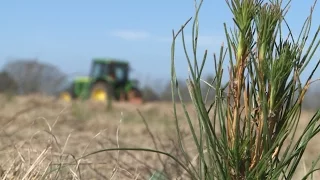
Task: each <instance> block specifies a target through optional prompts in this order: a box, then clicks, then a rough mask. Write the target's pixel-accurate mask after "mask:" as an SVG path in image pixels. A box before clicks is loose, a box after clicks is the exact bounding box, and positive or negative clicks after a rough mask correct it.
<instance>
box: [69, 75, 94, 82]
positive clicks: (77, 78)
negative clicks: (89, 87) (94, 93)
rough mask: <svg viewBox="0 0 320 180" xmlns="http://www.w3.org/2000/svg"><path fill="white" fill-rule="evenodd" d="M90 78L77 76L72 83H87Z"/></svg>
mask: <svg viewBox="0 0 320 180" xmlns="http://www.w3.org/2000/svg"><path fill="white" fill-rule="evenodd" d="M90 80H91V78H90V77H89V76H79V77H76V78H74V80H73V81H74V82H79V83H89V82H90Z"/></svg>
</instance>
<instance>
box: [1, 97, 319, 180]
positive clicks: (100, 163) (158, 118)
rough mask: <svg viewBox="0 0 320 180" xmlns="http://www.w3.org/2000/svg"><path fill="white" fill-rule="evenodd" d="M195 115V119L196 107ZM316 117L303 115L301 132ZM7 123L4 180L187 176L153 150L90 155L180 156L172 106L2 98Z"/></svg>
mask: <svg viewBox="0 0 320 180" xmlns="http://www.w3.org/2000/svg"><path fill="white" fill-rule="evenodd" d="M188 109H189V112H190V113H191V117H192V118H193V119H195V118H194V117H195V113H194V112H193V108H192V105H188ZM178 110H179V114H180V115H179V119H180V121H181V126H182V127H181V129H183V130H182V132H183V133H184V137H185V138H186V139H185V142H186V144H185V145H186V147H188V150H189V153H190V156H191V157H192V158H193V157H196V154H195V151H194V147H193V146H192V140H191V137H190V135H189V133H188V126H187V123H186V121H185V117H184V116H183V114H182V113H183V112H182V111H181V107H180V106H179V109H178ZM140 113H141V114H140ZM312 115H313V112H307V111H305V112H303V116H302V117H303V119H302V121H301V125H300V126H299V130H298V131H299V132H301V131H302V130H303V127H304V126H305V125H306V124H307V123H308V119H310V118H311V116H312ZM0 120H1V136H0V149H1V151H0V152H1V154H0V159H1V160H0V163H1V164H0V165H1V166H0V176H1V177H2V178H3V179H149V178H150V177H151V176H152V174H155V172H157V171H158V172H160V171H164V172H165V173H166V174H167V175H169V177H170V179H176V178H177V177H179V175H181V174H183V173H184V172H183V171H182V170H181V169H180V168H178V165H177V164H176V163H175V162H174V161H173V160H171V159H169V158H168V157H166V156H164V155H161V156H158V154H155V153H152V152H138V151H120V152H118V151H111V152H99V153H96V154H92V155H89V156H86V157H83V156H84V155H86V154H89V153H91V152H95V151H98V150H102V149H106V148H116V147H143V148H157V149H160V150H165V151H167V152H171V153H173V154H174V155H175V157H178V158H179V153H180V152H178V151H177V149H178V148H177V142H176V130H175V122H174V117H173V112H172V103H171V102H157V103H146V104H143V105H140V106H134V105H130V104H120V103H115V104H114V107H113V109H112V111H111V112H107V111H106V110H105V106H103V105H102V104H95V103H90V102H74V103H64V102H59V101H56V100H55V99H54V98H49V97H41V96H40V95H33V96H24V97H8V96H3V95H2V96H1V100H0ZM195 121H196V119H195ZM146 124H147V126H146ZM188 139H189V140H188ZM317 139H319V138H318V137H315V139H314V140H313V141H312V142H311V143H310V144H309V147H308V149H307V152H306V153H305V156H304V158H303V160H302V162H303V163H301V164H300V168H299V171H298V172H297V175H296V176H295V178H297V179H300V178H301V176H302V175H303V174H304V173H305V172H306V171H307V170H308V167H310V165H311V163H312V161H313V160H315V158H316V156H317V155H318V152H319V150H320V148H319V147H320V146H319V145H318V144H319V143H318V142H317ZM81 157H82V158H81ZM306 168H307V169H306ZM155 179H156V178H155ZM158 179H160V178H158ZM182 179H185V178H183V177H182Z"/></svg>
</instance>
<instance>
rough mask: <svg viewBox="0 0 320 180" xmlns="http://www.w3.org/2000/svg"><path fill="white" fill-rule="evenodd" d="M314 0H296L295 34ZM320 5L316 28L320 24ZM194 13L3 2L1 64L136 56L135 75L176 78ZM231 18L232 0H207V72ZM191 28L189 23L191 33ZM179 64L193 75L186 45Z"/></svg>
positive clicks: (291, 16) (68, 67) (203, 35)
mask: <svg viewBox="0 0 320 180" xmlns="http://www.w3.org/2000/svg"><path fill="white" fill-rule="evenodd" d="M313 2H314V1H313V0H304V1H302V0H293V2H292V3H291V9H290V11H289V13H288V15H287V19H288V21H289V24H290V25H291V27H292V29H293V31H294V32H295V33H298V32H299V28H300V27H301V25H302V24H303V22H304V20H305V18H306V17H307V15H308V13H309V9H310V7H311V5H312V4H313ZM319 8H320V7H318V6H317V8H316V12H315V13H314V27H313V30H312V31H311V32H314V30H315V29H316V27H317V26H318V25H319V14H320V11H319ZM193 14H194V1H193V0H175V1H169V0H162V1H150V0H136V1H131V0H126V1H125V0H113V1H111V0H110V1H106V0H95V1H78V0H77V1H76V0H68V1H65V0H55V1H40V0H28V1H18V0H10V1H3V2H2V3H1V5H0V27H1V33H0V67H2V66H3V65H4V64H5V63H6V62H8V61H9V60H11V59H14V58H38V59H39V60H41V61H45V62H50V63H52V64H54V65H56V66H58V67H59V68H61V70H63V71H64V72H67V73H75V72H78V73H82V74H86V73H88V72H89V66H90V62H91V59H92V58H94V57H114V58H121V59H126V60H128V61H129V62H130V63H131V64H132V67H133V68H134V69H135V71H134V72H133V77H141V78H140V80H141V81H147V82H152V81H154V80H165V79H169V76H170V46H171V33H172V29H176V30H177V29H178V28H179V27H180V26H181V25H182V24H183V23H184V22H185V21H186V20H187V19H188V18H189V17H191V16H193ZM224 22H226V23H227V25H228V26H229V27H233V24H232V17H231V13H230V10H229V9H228V7H227V5H226V2H225V0H204V3H203V7H202V10H201V13H200V42H199V53H200V54H202V53H203V51H204V50H205V49H208V51H209V56H208V66H207V67H206V69H205V73H206V74H208V73H211V72H213V63H212V61H213V60H212V54H213V52H218V49H219V47H220V45H221V43H222V42H223V41H224V40H225V37H224V29H223V23H224ZM190 30H191V26H188V27H187V30H186V35H187V37H188V36H189V37H190V35H191V31H190ZM190 40H191V39H190V38H189V39H188V40H187V41H188V42H189V45H190V42H191V41H190ZM318 54H319V53H318ZM318 57H319V56H318ZM176 64H177V73H178V76H180V77H183V78H186V77H187V75H188V68H187V64H186V59H185V58H184V54H183V51H182V46H181V44H178V47H177V62H176ZM225 68H227V67H225Z"/></svg>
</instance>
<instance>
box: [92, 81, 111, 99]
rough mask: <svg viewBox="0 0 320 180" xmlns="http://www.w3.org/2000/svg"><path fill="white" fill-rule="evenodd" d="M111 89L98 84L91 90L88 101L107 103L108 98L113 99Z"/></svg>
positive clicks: (108, 86) (102, 83) (105, 84)
mask: <svg viewBox="0 0 320 180" xmlns="http://www.w3.org/2000/svg"><path fill="white" fill-rule="evenodd" d="M112 92H113V91H112V88H111V86H110V85H108V84H107V83H104V82H98V83H96V84H95V85H93V87H92V89H91V95H90V99H91V100H93V101H96V102H108V100H109V98H112V99H113V93H112Z"/></svg>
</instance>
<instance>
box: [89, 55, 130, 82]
mask: <svg viewBox="0 0 320 180" xmlns="http://www.w3.org/2000/svg"><path fill="white" fill-rule="evenodd" d="M128 72H129V64H128V63H127V62H122V61H105V60H94V61H93V63H92V69H91V73H90V77H91V78H92V79H94V80H101V79H104V80H108V81H111V82H113V83H114V85H115V86H121V85H124V84H126V82H127V81H128V75H129V73H128Z"/></svg>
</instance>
